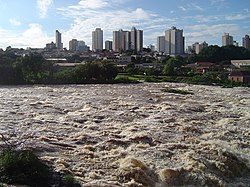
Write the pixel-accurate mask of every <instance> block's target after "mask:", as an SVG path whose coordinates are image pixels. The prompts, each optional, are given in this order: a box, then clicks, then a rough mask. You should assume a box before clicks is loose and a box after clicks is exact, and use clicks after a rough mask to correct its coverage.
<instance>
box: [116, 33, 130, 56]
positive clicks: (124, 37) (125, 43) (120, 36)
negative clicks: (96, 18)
mask: <svg viewBox="0 0 250 187" xmlns="http://www.w3.org/2000/svg"><path fill="white" fill-rule="evenodd" d="M130 49H131V34H130V32H129V31H123V30H122V29H120V30H119V31H114V32H113V50H114V51H116V52H120V51H126V50H130Z"/></svg>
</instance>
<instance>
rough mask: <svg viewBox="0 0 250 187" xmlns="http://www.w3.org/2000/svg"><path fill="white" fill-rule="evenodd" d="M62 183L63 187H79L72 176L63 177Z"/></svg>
mask: <svg viewBox="0 0 250 187" xmlns="http://www.w3.org/2000/svg"><path fill="white" fill-rule="evenodd" d="M63 181H64V187H81V185H80V183H79V182H77V181H76V180H75V178H74V177H73V176H72V175H65V176H64V178H63Z"/></svg>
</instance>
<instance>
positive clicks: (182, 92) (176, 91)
mask: <svg viewBox="0 0 250 187" xmlns="http://www.w3.org/2000/svg"><path fill="white" fill-rule="evenodd" d="M162 91H163V92H167V93H175V94H181V95H193V94H194V93H192V92H189V91H185V90H179V89H173V88H164V89H163V90H162Z"/></svg>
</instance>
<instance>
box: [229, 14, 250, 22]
mask: <svg viewBox="0 0 250 187" xmlns="http://www.w3.org/2000/svg"><path fill="white" fill-rule="evenodd" d="M248 18H250V14H244V15H243V14H237V15H231V16H226V17H225V19H226V20H228V21H235V20H243V19H248Z"/></svg>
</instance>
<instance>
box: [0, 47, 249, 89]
mask: <svg viewBox="0 0 250 187" xmlns="http://www.w3.org/2000/svg"><path fill="white" fill-rule="evenodd" d="M127 54H128V55H131V54H134V52H133V51H127ZM233 59H239V60H241V59H250V51H249V50H247V49H245V48H243V47H236V46H225V47H219V46H209V47H207V48H204V49H203V50H202V51H201V53H200V54H198V55H195V54H192V55H189V56H188V57H181V56H176V57H170V56H168V57H166V58H165V59H164V60H161V61H158V60H157V59H155V58H154V57H152V56H139V55H138V56H136V57H134V56H133V57H132V62H131V63H129V64H128V65H127V66H126V67H125V68H124V67H119V68H118V67H117V66H116V65H115V64H113V63H112V62H109V61H101V60H95V61H91V62H86V63H85V64H84V65H78V66H76V67H68V68H65V67H64V68H62V67H59V66H57V65H56V64H53V63H51V62H48V61H46V60H45V59H44V58H43V57H42V55H40V54H37V53H33V54H30V55H28V56H24V57H18V56H16V54H15V53H14V52H13V51H11V50H9V49H6V51H2V52H1V53H0V84H88V83H94V84H96V83H137V82H141V81H145V82H182V83H190V84H205V85H221V86H224V87H231V86H248V85H244V84H242V83H234V82H231V81H228V74H229V73H228V72H227V71H226V70H224V69H223V68H222V66H223V65H229V64H230V60H233ZM67 60H68V61H69V62H70V63H73V62H74V63H76V62H81V61H83V60H85V61H86V60H87V59H86V57H80V56H79V55H73V56H70V57H68V58H67ZM90 60H91V59H90ZM153 62H155V63H154V66H157V67H154V68H146V69H143V68H136V66H135V65H136V64H143V63H153ZM195 62H211V63H212V66H213V64H214V66H213V67H214V68H211V69H209V70H208V72H207V73H197V72H196V71H195V68H194V69H192V67H193V66H188V65H190V64H194V63H195Z"/></svg>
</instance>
